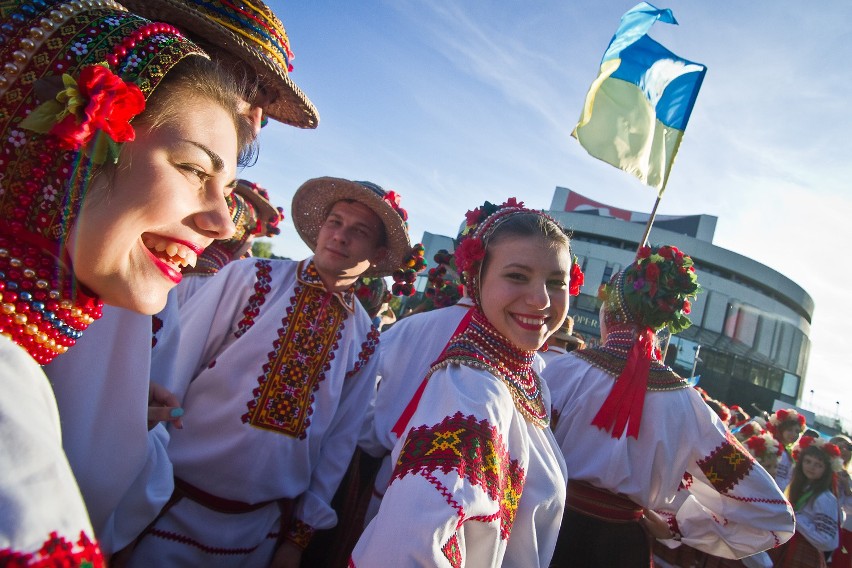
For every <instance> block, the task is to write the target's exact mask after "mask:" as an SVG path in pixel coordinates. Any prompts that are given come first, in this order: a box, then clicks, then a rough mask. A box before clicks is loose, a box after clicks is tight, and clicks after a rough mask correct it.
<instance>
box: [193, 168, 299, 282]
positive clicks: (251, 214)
mask: <svg viewBox="0 0 852 568" xmlns="http://www.w3.org/2000/svg"><path fill="white" fill-rule="evenodd" d="M226 201H227V202H228V210H229V211H230V212H231V221H232V222H233V223H234V226H235V227H236V228H237V230H236V232H234V235H233V236H232V237H231V238H229V239H221V240H217V241H213V243H212V244H210V245H209V246H208V247H207V248H205V249H204V252H203V253H201V255H200V256H199V257H198V262H197V263H196V265H195V266H194V267H191V266H187V267H185V268H184V269H183V270H182V271H181V272H182V273H183V274H184V275H187V274H201V275H207V276H210V275H213V274H216V273H217V272H219V271H220V270H222V268H224V267H225V265H226V264H228V263H229V262H231V261H233V260H237V259H239V258H241V257H243V256H246V255H250V249H249V250H247V245H248V243H249V242H250V241H252V240H253V239H254V238H255V237H272V236H275V235H277V234H279V233H280V232H281V230H280V229H279V228H278V224H279V223H280V222H281V220H282V219H284V212H283V210H282V209H281V208H280V207H275V206H274V205H272V203H270V201H269V194H268V193H267V191H266V190H265V189H263V188H262V187H260V186H259V185H257V184H256V183H253V182H250V181H246V180H244V179H241V180H237V186H236V188H234V191H233V193H231V195H229V196H228V197H227V198H226Z"/></svg>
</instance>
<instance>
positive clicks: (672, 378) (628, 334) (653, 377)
mask: <svg viewBox="0 0 852 568" xmlns="http://www.w3.org/2000/svg"><path fill="white" fill-rule="evenodd" d="M634 341H635V339H634V338H633V332H632V331H618V330H616V331H611V332H610V333H609V334H608V335H607V338H606V341H605V342H604V343H603V344H601V345H599V346H598V347H593V348H590V349H582V350H579V351H574V353H575V354H576V355H577V357H580V358H581V359H583V360H585V361H587V362H588V363H589V364H591V365H592V366H594V367H597V368H598V369H600V370H602V371H604V372H606V373H607V374H608V375H612V376H613V377H618V376H619V375H621V372H622V371H623V370H624V366H625V365H626V364H627V357H628V354H629V353H630V349H631V348H632V347H633V343H634ZM657 355H658V354H657V351H656V350H654V354H653V356H652V359H651V368H650V373H649V374H648V390H649V391H666V390H677V389H682V388H687V387H689V382H688V381H687V380H686V379H685V378H683V377H681V376H680V375H678V374H677V373H675V372H674V371H673V370H672V369H671V367H668V366H666V365H664V364H663V363H662V362H660V360H659V359H658V358H657Z"/></svg>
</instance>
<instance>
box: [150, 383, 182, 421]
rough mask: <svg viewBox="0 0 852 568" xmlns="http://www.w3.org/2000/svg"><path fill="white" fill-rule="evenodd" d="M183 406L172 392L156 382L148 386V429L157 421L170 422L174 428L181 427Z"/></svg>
mask: <svg viewBox="0 0 852 568" xmlns="http://www.w3.org/2000/svg"><path fill="white" fill-rule="evenodd" d="M181 416H183V408H181V407H180V401H179V400H178V399H177V397H176V396H175V395H174V394H172V392H171V391H170V390H169V389H167V388H166V387H164V386H161V385H158V384H157V383H150V385H149V387H148V430H150V429H151V428H153V427H154V426H156V425H157V423H159V422H171V423H172V424H173V425H174V427H175V428H183V421H182V420H181V418H180V417H181Z"/></svg>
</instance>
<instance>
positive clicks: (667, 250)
mask: <svg viewBox="0 0 852 568" xmlns="http://www.w3.org/2000/svg"><path fill="white" fill-rule="evenodd" d="M672 248H673V247H670V246H669V245H663V246H661V247H660V250H659V254H660V256H661V257H663V258H667V259H669V260H672V259H673V258H674V251H673V250H672Z"/></svg>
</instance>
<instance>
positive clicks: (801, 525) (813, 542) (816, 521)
mask: <svg viewBox="0 0 852 568" xmlns="http://www.w3.org/2000/svg"><path fill="white" fill-rule="evenodd" d="M805 450H807V452H808V453H807V454H805V455H808V456H809V457H817V456H819V458H818V459H822V460H823V463H826V462H827V463H826V471H825V472H824V476H823V477H822V478H821V479H819V480H816V481H814V482H813V484H815V485H817V487H822V489H821V490H816V489H815V488H814V487H813V485H812V482H811V481H810V480H807V479H806V478H805V474H804V473H803V469H802V468H801V467H795V468H794V472H793V479H792V480H791V485H790V488H789V489H788V490H787V491H788V494H790V499H791V500H793V501H794V503H793V505H794V507H795V510H796V534H795V535H794V536H793V538H792V539H790V541H789V542H787V543H786V544H784V545H783V546H782V547H780V548H778V549H776V550H771V551H769V556H770V557H771V558H772V561H773V562H774V565H775V566H776V567H777V568H800V567H805V566H808V567H815V568H825V566H826V553H828V552H831V551H833V550H834V549H836V548H837V545H838V543H839V533H840V523H841V517H842V512H841V510H840V507H839V503H838V501H837V497H836V496H835V494H834V487H836V477H835V476H836V474H837V473H838V472H840V471H841V470H842V469H843V460H842V458H841V457H840V449H839V448H838V447H837V446H836V445H835V444H833V443H830V442H826V441H825V440H823V439H821V438H814V437H812V436H802V437H801V438H799V440H798V441H797V442H796V443H795V444H794V445H793V448H792V452H791V453H792V457H793V461H794V462H798V461H799V460H801V459H802V455H803V452H804V451H805ZM797 476H802V477H801V478H799V477H797ZM826 476H827V477H826ZM797 480H798V481H799V482H802V485H801V486H799V485H797ZM797 490H798V491H799V493H797ZM820 491H821V492H820Z"/></svg>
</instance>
